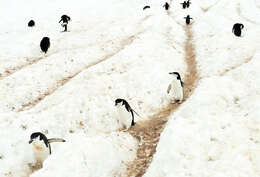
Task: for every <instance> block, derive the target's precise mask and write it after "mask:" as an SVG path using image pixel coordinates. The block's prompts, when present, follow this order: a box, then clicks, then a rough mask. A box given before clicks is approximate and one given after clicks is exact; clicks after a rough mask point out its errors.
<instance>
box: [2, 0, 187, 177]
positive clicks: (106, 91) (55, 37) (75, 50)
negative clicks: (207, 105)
mask: <svg viewBox="0 0 260 177" xmlns="http://www.w3.org/2000/svg"><path fill="white" fill-rule="evenodd" d="M10 3H16V1H10ZM30 3H31V4H30V5H29V6H26V4H25V5H22V4H20V3H18V4H17V5H20V6H21V7H22V8H21V9H19V12H20V13H21V14H23V15H21V16H15V18H13V19H10V20H9V21H6V23H5V27H3V29H4V31H6V33H2V34H0V35H2V36H5V37H4V38H3V39H2V41H3V42H5V41H7V39H8V42H7V43H6V45H5V48H4V54H3V57H2V56H1V57H0V58H1V59H0V66H1V68H2V70H1V72H3V73H4V72H5V71H6V70H7V69H10V68H19V66H21V65H25V66H24V67H23V68H21V70H19V71H16V72H15V73H13V74H11V75H10V76H8V77H3V78H2V80H0V87H1V90H2V92H1V95H0V97H1V101H0V110H1V120H0V122H1V127H2V128H3V131H1V132H0V137H1V142H0V143H1V145H2V147H3V149H1V151H0V155H2V156H3V158H2V159H1V160H0V176H19V177H21V176H26V177H27V176H29V175H30V174H31V173H32V171H31V169H30V165H29V164H31V163H34V159H33V154H32V151H31V150H30V149H31V146H30V145H29V144H28V141H29V137H30V134H31V133H33V132H36V131H41V132H43V133H44V134H46V136H47V137H48V138H55V137H57V138H63V139H65V140H66V142H65V143H56V144H53V145H52V151H53V153H52V154H51V156H50V157H48V159H46V161H45V162H44V164H43V168H42V169H40V170H39V171H37V172H35V173H33V175H31V176H50V174H52V175H54V176H61V175H62V176H66V175H67V176H71V175H72V174H74V176H91V177H93V176H106V177H107V176H119V175H121V174H123V173H124V170H125V168H126V164H127V163H128V162H129V161H132V160H133V159H134V158H135V151H136V140H135V139H134V138H132V137H131V136H130V135H128V134H126V133H124V132H117V131H116V130H118V129H119V128H121V127H120V122H119V117H118V115H117V111H116V110H115V107H114V100H115V99H116V98H119V97H121V98H125V99H126V100H128V101H129V103H130V105H131V106H132V107H133V109H135V110H136V111H137V112H138V113H139V114H140V115H141V117H140V118H139V117H136V120H137V121H140V120H144V119H147V118H148V117H149V116H150V115H152V114H154V113H156V112H157V111H158V110H159V109H160V108H163V107H164V106H166V105H167V104H168V103H169V100H168V99H167V95H166V90H167V87H168V84H169V83H170V81H171V76H170V75H169V74H168V73H169V72H172V71H178V72H180V73H181V74H182V75H184V74H185V67H186V66H185V63H184V61H183V60H182V58H183V41H184V40H185V35H184V31H183V29H182V28H181V27H180V26H179V25H177V24H176V23H175V22H174V20H173V19H172V18H169V17H168V16H167V14H166V13H165V11H164V10H163V9H161V8H157V9H156V8H155V9H154V10H152V11H150V12H149V11H148V12H147V13H146V12H142V11H141V10H142V6H140V3H139V2H138V1H131V2H127V3H126V2H121V1H112V2H104V3H105V5H107V6H109V7H111V9H110V8H106V7H105V5H104V6H102V7H99V6H98V5H100V4H98V3H96V2H92V1H86V2H85V1H84V4H85V6H84V7H87V6H95V7H97V9H95V10H85V9H84V7H83V6H82V7H80V8H79V7H78V6H76V5H75V7H73V6H70V5H71V2H69V1H64V4H63V5H64V6H63V7H64V8H65V9H66V7H67V11H66V10H64V9H63V10H61V9H60V7H59V6H60V1H52V2H48V3H47V4H48V5H44V4H42V5H43V6H44V8H39V7H38V5H39V4H37V3H35V2H31V1H30ZM156 3H157V2H156ZM156 3H155V4H156ZM6 4H7V6H9V8H10V7H12V8H14V6H13V5H10V4H9V3H6ZM79 4H80V2H79ZM113 4H116V5H115V6H112V5H113ZM73 5H74V3H73ZM33 7H35V8H33ZM54 7H57V9H58V10H57V9H56V10H57V11H56V10H55V8H54ZM126 7H132V8H126ZM30 8H33V9H35V10H36V11H37V15H36V16H37V18H39V19H38V20H37V18H36V27H35V28H33V29H29V30H28V29H27V27H26V26H25V24H27V20H28V21H29V19H28V18H29V17H28V16H29V15H28V14H27V13H30V12H31V11H29V10H28V9H30ZM46 9H47V10H49V11H48V13H46V14H44V16H41V14H42V13H40V11H42V10H46ZM108 9H109V10H108ZM118 9H120V11H117V10H118ZM137 9H138V10H139V9H140V12H138V10H137ZM65 11H66V12H65ZM5 12H6V13H10V12H9V11H5ZM62 13H67V14H68V15H69V16H71V17H72V21H71V23H69V30H70V32H69V33H60V31H61V28H60V26H59V25H58V26H57V23H58V20H59V17H60V16H61V15H62ZM129 14H131V15H129ZM155 14H158V15H156V16H155ZM83 16H84V17H83ZM77 17H78V19H77ZM16 18H18V19H22V20H20V21H18V20H17V19H16ZM40 19H44V20H40ZM53 19H54V20H53ZM12 20H14V21H17V22H18V23H17V28H13V27H12V26H9V25H7V24H12V23H13V21H12ZM38 21H39V23H40V24H39V23H38ZM19 24H21V26H22V27H21V26H20V25H19ZM54 26H56V27H54ZM24 28H26V30H25V29H24ZM28 31H29V32H30V33H31V34H28ZM3 34H4V35H3ZM176 34H178V35H176ZM20 36H23V37H22V38H20ZM43 36H49V37H50V39H51V47H50V49H49V51H48V53H47V54H46V55H42V54H41V52H40V50H39V48H38V45H39V44H38V43H39V41H40V40H41V38H42V37H43ZM17 37H19V38H17ZM13 46H22V47H23V48H19V47H17V48H16V49H15V50H13ZM6 56H7V57H6ZM41 57H42V58H41ZM35 58H36V59H37V58H39V59H40V60H39V61H37V62H35V63H34V64H28V66H26V63H27V62H28V60H33V59H35ZM102 59H106V61H105V60H104V61H103V62H101V63H99V64H97V65H94V64H95V63H98V62H99V61H101V60H102ZM9 60H11V61H10V62H7V61H9ZM88 66H91V67H89V68H87V67H88ZM77 74H78V75H77ZM70 76H75V77H74V78H71V79H70V80H69V81H68V82H67V83H66V84H65V85H63V86H61V85H59V83H60V82H62V81H63V79H64V78H65V79H66V78H69V77H70ZM56 87H57V88H56ZM53 88H54V90H53ZM49 91H51V93H50V95H48V96H47V97H44V98H43V99H42V100H40V102H37V104H36V105H35V106H34V105H32V106H33V107H28V108H29V109H28V110H26V109H25V111H21V112H17V111H18V110H21V108H23V106H24V105H27V104H30V103H34V101H35V100H37V99H38V98H39V97H40V96H42V95H45V94H48V92H49ZM26 108H27V107H26ZM72 149H73V151H72ZM72 169H73V170H72ZM76 169H77V170H76Z"/></svg>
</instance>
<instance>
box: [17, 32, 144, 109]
mask: <svg viewBox="0 0 260 177" xmlns="http://www.w3.org/2000/svg"><path fill="white" fill-rule="evenodd" d="M142 33H144V31H141V32H138V33H137V34H134V35H132V36H130V37H128V38H126V39H124V40H122V41H120V45H121V47H120V48H118V49H117V50H116V51H115V52H114V53H111V54H107V55H106V56H104V57H103V58H101V59H100V60H98V61H95V62H92V63H91V64H89V65H87V66H85V67H83V68H81V69H80V70H78V71H77V72H75V73H73V74H72V75H70V76H68V77H65V78H62V79H61V80H58V81H57V82H56V83H55V85H53V86H52V87H50V88H48V89H47V91H46V92H44V93H42V94H40V95H39V96H38V97H37V98H36V99H34V100H32V101H30V102H28V103H26V104H23V105H22V107H21V108H20V109H19V110H18V112H21V111H25V110H28V109H31V108H32V107H34V106H36V105H37V104H38V103H39V102H41V101H42V100H43V99H44V98H46V96H49V95H51V94H53V93H54V92H55V91H56V90H57V89H58V88H60V87H62V86H63V85H65V84H66V83H67V82H69V81H70V80H71V79H72V78H74V77H75V76H77V75H78V74H79V73H81V72H82V71H84V70H86V69H89V68H90V67H93V66H95V65H97V64H99V63H101V62H104V61H106V60H108V59H109V58H111V57H113V56H114V55H116V54H118V53H119V52H121V51H122V50H124V48H125V47H126V46H128V45H131V44H132V43H133V41H134V40H135V39H136V38H137V36H138V35H140V34H142Z"/></svg>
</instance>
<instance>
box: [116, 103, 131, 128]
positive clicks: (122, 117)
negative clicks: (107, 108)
mask: <svg viewBox="0 0 260 177" xmlns="http://www.w3.org/2000/svg"><path fill="white" fill-rule="evenodd" d="M117 110H118V114H119V121H120V123H121V125H122V126H123V127H126V128H127V129H128V128H129V127H131V122H132V115H131V112H128V111H127V110H126V108H125V107H124V106H117Z"/></svg>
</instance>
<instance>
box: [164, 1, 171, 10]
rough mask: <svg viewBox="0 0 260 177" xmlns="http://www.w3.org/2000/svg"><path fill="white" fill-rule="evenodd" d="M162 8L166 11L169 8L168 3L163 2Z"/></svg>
mask: <svg viewBox="0 0 260 177" xmlns="http://www.w3.org/2000/svg"><path fill="white" fill-rule="evenodd" d="M163 7H165V10H168V9H169V8H170V5H169V3H168V2H165V4H164V6H163Z"/></svg>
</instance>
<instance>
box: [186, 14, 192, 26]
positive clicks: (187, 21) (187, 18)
mask: <svg viewBox="0 0 260 177" xmlns="http://www.w3.org/2000/svg"><path fill="white" fill-rule="evenodd" d="M184 18H185V19H186V24H187V25H188V24H190V19H192V18H190V15H187V17H184Z"/></svg>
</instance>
